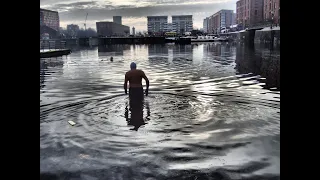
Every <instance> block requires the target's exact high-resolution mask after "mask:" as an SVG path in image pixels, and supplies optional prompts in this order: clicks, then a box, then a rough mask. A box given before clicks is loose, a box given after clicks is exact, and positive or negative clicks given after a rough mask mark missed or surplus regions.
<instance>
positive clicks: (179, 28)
mask: <svg viewBox="0 0 320 180" xmlns="http://www.w3.org/2000/svg"><path fill="white" fill-rule="evenodd" d="M172 29H173V31H174V32H176V33H177V34H183V33H185V32H191V31H192V30H193V21H192V15H181V16H172Z"/></svg>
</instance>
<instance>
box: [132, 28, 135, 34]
mask: <svg viewBox="0 0 320 180" xmlns="http://www.w3.org/2000/svg"><path fill="white" fill-rule="evenodd" d="M132 35H136V28H134V27H132Z"/></svg>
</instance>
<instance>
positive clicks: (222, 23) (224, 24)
mask: <svg viewBox="0 0 320 180" xmlns="http://www.w3.org/2000/svg"><path fill="white" fill-rule="evenodd" d="M208 21H209V23H208V26H209V28H208V31H209V33H220V32H221V31H222V30H223V29H224V30H225V29H226V28H230V26H232V25H234V24H235V23H234V22H235V20H234V13H233V10H227V9H222V10H220V11H218V12H216V13H215V14H213V15H212V16H210V17H209V20H208Z"/></svg>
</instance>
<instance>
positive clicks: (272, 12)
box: [263, 0, 280, 24]
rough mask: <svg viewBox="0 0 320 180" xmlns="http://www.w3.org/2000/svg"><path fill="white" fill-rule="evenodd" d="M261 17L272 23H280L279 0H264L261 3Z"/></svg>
mask: <svg viewBox="0 0 320 180" xmlns="http://www.w3.org/2000/svg"><path fill="white" fill-rule="evenodd" d="M263 6H264V7H263V13H264V15H263V18H264V20H265V21H272V17H273V23H277V24H279V23H280V0H264V4H263Z"/></svg>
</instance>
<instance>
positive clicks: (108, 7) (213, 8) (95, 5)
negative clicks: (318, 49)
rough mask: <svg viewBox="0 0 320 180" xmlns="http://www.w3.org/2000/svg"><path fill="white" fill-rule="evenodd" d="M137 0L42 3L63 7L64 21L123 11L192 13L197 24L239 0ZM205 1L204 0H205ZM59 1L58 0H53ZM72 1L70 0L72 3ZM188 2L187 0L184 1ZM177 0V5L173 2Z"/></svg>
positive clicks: (131, 15) (130, 14) (128, 15)
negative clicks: (127, 0) (126, 0)
mask: <svg viewBox="0 0 320 180" xmlns="http://www.w3.org/2000/svg"><path fill="white" fill-rule="evenodd" d="M132 1H133V2H136V3H135V4H133V5H117V6H116V5H115V4H114V3H112V2H111V1H99V0H95V1H94V0H93V1H90V0H86V1H80V2H75V0H73V1H72V0H63V1H59V0H57V1H54V0H42V1H40V4H43V5H48V4H49V5H48V7H46V8H48V9H51V10H57V11H59V15H60V20H61V21H66V22H67V21H68V22H69V21H83V20H84V17H85V14H86V13H88V14H89V15H88V21H92V22H88V24H94V22H95V21H101V20H106V19H111V18H112V16H115V15H120V16H123V18H141V17H146V16H151V15H169V16H170V15H180V14H192V15H193V16H194V24H197V23H198V24H202V19H203V18H205V17H206V16H209V15H212V14H213V13H215V12H217V11H218V10H220V9H235V2H236V0H231V1H228V2H226V3H214V2H215V1H214V0H208V3H207V4H185V3H194V2H199V1H196V0H155V1H153V0H141V1H139V0H131V1H130V2H132ZM202 1H203V0H202ZM53 2H55V3H53ZM68 2H69V3H68ZM141 2H145V3H149V4H147V6H144V7H138V6H140V5H141V4H143V3H141ZM183 3H184V4H183ZM173 4H175V5H173Z"/></svg>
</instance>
